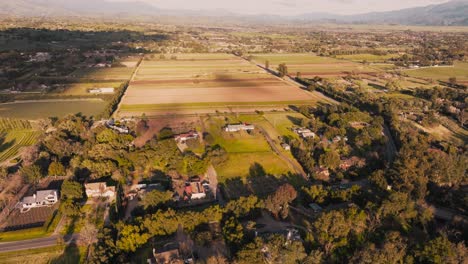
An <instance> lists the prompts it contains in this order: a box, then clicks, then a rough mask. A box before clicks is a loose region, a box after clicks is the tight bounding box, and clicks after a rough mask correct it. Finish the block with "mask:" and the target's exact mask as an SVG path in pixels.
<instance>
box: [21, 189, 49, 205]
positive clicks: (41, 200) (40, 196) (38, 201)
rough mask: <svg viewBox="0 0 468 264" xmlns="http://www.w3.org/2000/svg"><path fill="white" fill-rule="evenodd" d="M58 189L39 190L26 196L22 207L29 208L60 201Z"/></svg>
mask: <svg viewBox="0 0 468 264" xmlns="http://www.w3.org/2000/svg"><path fill="white" fill-rule="evenodd" d="M57 193H58V192H57V190H43V191H37V192H36V193H35V194H33V195H32V196H25V197H23V199H22V200H21V208H23V209H29V208H36V207H43V206H50V205H53V204H55V203H57V202H58V194H57Z"/></svg>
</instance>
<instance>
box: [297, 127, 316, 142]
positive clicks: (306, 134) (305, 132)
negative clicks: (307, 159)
mask: <svg viewBox="0 0 468 264" xmlns="http://www.w3.org/2000/svg"><path fill="white" fill-rule="evenodd" d="M294 132H295V133H296V134H298V135H299V136H301V137H302V138H304V139H305V138H315V133H314V132H312V131H311V130H310V129H308V128H304V127H300V128H295V129H294Z"/></svg>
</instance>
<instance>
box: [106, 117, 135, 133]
mask: <svg viewBox="0 0 468 264" xmlns="http://www.w3.org/2000/svg"><path fill="white" fill-rule="evenodd" d="M106 126H107V127H108V128H110V129H113V130H115V131H117V132H119V133H121V134H129V133H130V129H129V128H128V127H126V126H123V125H118V124H116V123H115V121H114V120H113V119H111V120H109V121H107V122H106Z"/></svg>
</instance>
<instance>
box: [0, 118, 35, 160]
mask: <svg viewBox="0 0 468 264" xmlns="http://www.w3.org/2000/svg"><path fill="white" fill-rule="evenodd" d="M40 135H41V132H40V131H36V130H34V129H33V128H32V127H31V124H30V123H29V122H28V121H26V120H18V119H0V163H1V162H5V161H7V160H10V159H12V158H14V157H16V156H17V155H18V154H19V151H20V149H21V148H22V147H26V146H31V145H33V144H34V143H36V141H37V139H38V137H39V136H40Z"/></svg>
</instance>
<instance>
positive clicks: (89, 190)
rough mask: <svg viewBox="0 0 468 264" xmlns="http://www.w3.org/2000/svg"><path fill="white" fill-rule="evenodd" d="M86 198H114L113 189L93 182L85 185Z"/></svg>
mask: <svg viewBox="0 0 468 264" xmlns="http://www.w3.org/2000/svg"><path fill="white" fill-rule="evenodd" d="M85 190H86V196H88V198H89V197H108V198H114V197H115V187H114V186H107V184H106V183H105V182H95V183H86V184H85Z"/></svg>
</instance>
